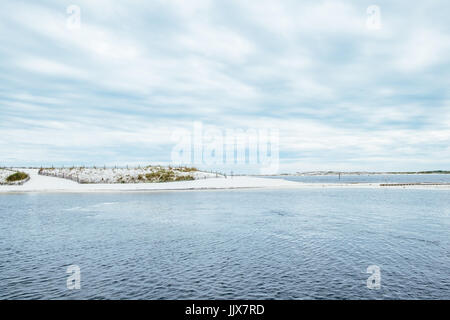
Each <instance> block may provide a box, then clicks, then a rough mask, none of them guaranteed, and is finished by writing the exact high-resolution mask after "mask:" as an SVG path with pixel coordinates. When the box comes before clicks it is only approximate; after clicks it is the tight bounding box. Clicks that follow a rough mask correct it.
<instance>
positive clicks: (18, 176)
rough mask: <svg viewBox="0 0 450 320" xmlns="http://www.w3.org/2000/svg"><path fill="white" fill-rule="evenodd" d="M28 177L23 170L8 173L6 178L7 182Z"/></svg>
mask: <svg viewBox="0 0 450 320" xmlns="http://www.w3.org/2000/svg"><path fill="white" fill-rule="evenodd" d="M26 178H28V175H27V174H26V173H25V172H16V173H13V174H12V175H10V176H9V177H8V178H6V181H7V182H15V181H21V180H24V179H26Z"/></svg>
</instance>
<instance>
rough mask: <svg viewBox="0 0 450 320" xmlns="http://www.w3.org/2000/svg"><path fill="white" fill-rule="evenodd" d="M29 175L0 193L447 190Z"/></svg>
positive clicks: (34, 171) (245, 180) (445, 187)
mask: <svg viewBox="0 0 450 320" xmlns="http://www.w3.org/2000/svg"><path fill="white" fill-rule="evenodd" d="M21 171H23V172H26V173H28V174H29V176H30V180H29V181H28V182H26V183H24V184H23V185H1V186H0V193H22V192H48V193H58V192H71V193H84V192H133V191H134V192H145V191H148V192H150V191H170V190H174V191H175V190H179V191H182V190H220V189H252V188H292V189H300V188H386V189H441V190H450V185H406V186H405V185H401V186H400V185H399V186H382V185H380V184H379V183H303V182H294V181H287V180H283V179H273V178H261V177H249V176H234V177H227V178H224V177H218V178H208V179H199V180H192V181H177V182H162V183H126V184H118V183H115V184H104V183H96V184H80V183H77V182H75V181H72V180H68V179H63V178H56V177H49V176H43V175H39V174H38V171H39V170H38V169H22V170H21Z"/></svg>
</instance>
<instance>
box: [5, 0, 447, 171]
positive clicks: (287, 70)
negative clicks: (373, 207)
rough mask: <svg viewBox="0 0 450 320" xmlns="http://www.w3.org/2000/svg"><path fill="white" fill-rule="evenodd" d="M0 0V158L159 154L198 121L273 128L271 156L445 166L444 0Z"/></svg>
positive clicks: (63, 160)
mask: <svg viewBox="0 0 450 320" xmlns="http://www.w3.org/2000/svg"><path fill="white" fill-rule="evenodd" d="M70 5H76V6H78V7H79V8H80V10H81V14H80V17H81V20H80V27H79V28H77V24H76V19H75V20H73V19H74V11H71V12H70V13H67V8H68V7H69V6H70ZM370 5H377V6H378V7H379V9H380V16H379V17H380V19H381V20H379V21H380V24H378V25H377V24H375V25H374V24H370V23H369V25H368V19H372V20H369V22H373V21H374V20H373V19H374V16H373V13H370V14H369V15H368V13H367V8H368V7H369V6H370ZM0 9H1V10H0V42H1V46H0V68H1V73H0V148H1V154H0V165H8V166H9V165H50V164H54V165H72V164H76V165H80V164H85V165H94V164H95V165H103V164H107V165H112V164H122V165H123V164H130V165H131V164H136V163H170V161H171V150H172V149H173V147H174V144H175V142H174V140H173V139H172V138H173V137H172V134H173V132H174V131H176V130H179V129H185V130H191V131H192V127H193V122H194V121H199V122H201V123H202V124H203V126H205V127H207V126H211V127H214V128H218V129H219V130H227V129H242V130H247V129H260V128H269V127H270V128H275V129H277V130H279V156H280V171H281V172H292V171H294V172H295V171H307V170H428V169H429V170H431V169H450V96H449V93H450V89H449V88H450V77H449V76H450V64H449V59H450V19H449V17H448V13H449V12H450V3H449V2H448V1H444V0H442V1H436V0H435V1H422V2H419V3H414V4H412V3H411V2H410V1H391V0H389V1H377V2H372V1H364V0H363V1H361V0H358V1H350V0H346V1H344V0H343V1H341V0H329V1H320V0H311V1H308V0H306V1H300V0H295V1H289V0H283V1H275V0H270V1H266V0H258V1H253V0H250V1H238V0H216V1H207V0H205V1H203V0H190V1H183V0H152V1H146V2H145V4H144V2H143V1H130V0H128V1H105V0H96V1H92V0H86V1H80V0H78V1H76V0H71V1H61V0H59V1H56V0H43V1H39V3H37V1H17V0H14V1H12V0H2V1H1V4H0ZM375 18H376V17H375ZM374 26H375V27H374ZM377 26H378V27H379V28H376V27H377ZM200 167H201V165H200ZM244 167H245V166H244ZM243 170H244V171H245V168H244V169H243Z"/></svg>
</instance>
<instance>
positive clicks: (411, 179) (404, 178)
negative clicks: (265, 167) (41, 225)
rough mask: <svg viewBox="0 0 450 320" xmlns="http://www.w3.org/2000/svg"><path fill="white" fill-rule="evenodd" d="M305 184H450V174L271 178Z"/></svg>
mask: <svg viewBox="0 0 450 320" xmlns="http://www.w3.org/2000/svg"><path fill="white" fill-rule="evenodd" d="M269 178H276V179H280V178H282V179H285V180H290V181H297V182H305V183H418V182H421V183H424V182H425V183H450V174H360V175H358V174H347V175H346V174H341V176H340V177H339V176H338V175H321V176H313V175H311V176H270V177H269Z"/></svg>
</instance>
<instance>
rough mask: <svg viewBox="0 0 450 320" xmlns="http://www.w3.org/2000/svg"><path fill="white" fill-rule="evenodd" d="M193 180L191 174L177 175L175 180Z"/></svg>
mask: <svg viewBox="0 0 450 320" xmlns="http://www.w3.org/2000/svg"><path fill="white" fill-rule="evenodd" d="M188 180H195V179H194V177H193V176H178V177H177V178H176V179H175V181H188Z"/></svg>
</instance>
